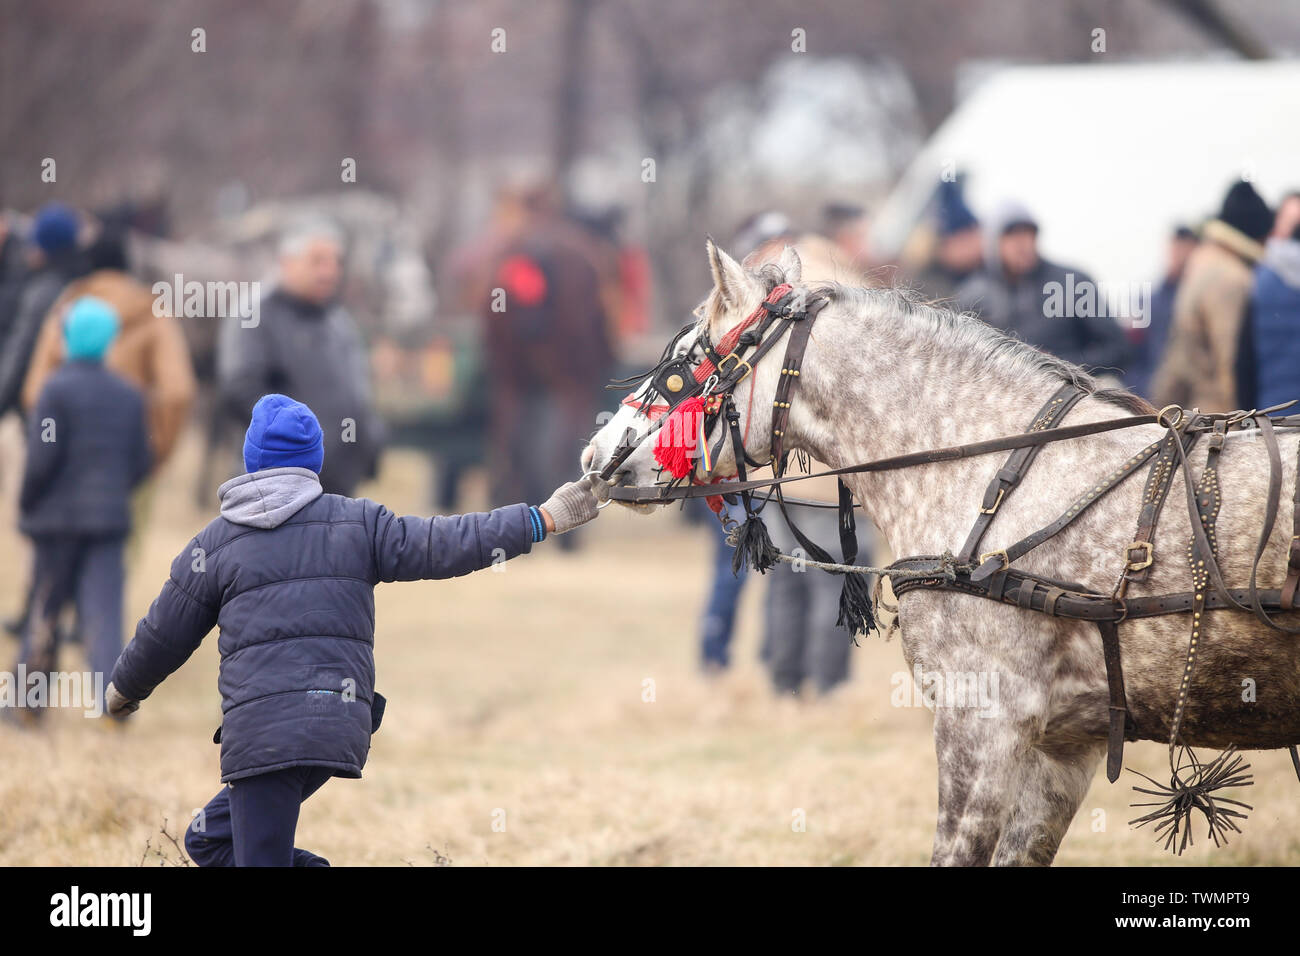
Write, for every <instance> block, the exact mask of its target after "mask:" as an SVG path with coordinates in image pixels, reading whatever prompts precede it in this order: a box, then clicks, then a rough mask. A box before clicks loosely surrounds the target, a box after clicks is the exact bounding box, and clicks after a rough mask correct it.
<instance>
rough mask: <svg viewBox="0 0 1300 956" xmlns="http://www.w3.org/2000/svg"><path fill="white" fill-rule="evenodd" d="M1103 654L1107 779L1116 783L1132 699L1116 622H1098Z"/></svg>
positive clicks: (1121, 760) (1122, 756) (1121, 762)
mask: <svg viewBox="0 0 1300 956" xmlns="http://www.w3.org/2000/svg"><path fill="white" fill-rule="evenodd" d="M1097 628H1098V630H1100V631H1101V650H1102V656H1103V657H1105V659H1106V687H1107V690H1108V691H1109V693H1110V705H1109V707H1108V713H1109V723H1108V728H1107V733H1106V779H1107V780H1109V781H1110V782H1111V783H1114V782H1115V781H1116V780H1117V779H1119V772H1120V769H1121V767H1122V765H1123V763H1124V735H1125V732H1126V731H1127V730H1128V724H1129V722H1130V720H1129V712H1128V700H1127V698H1126V697H1125V694H1124V668H1123V666H1122V664H1121V662H1120V656H1119V628H1118V627H1116V626H1115V622H1114V621H1098V622H1097Z"/></svg>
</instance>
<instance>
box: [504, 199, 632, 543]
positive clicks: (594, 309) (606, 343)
mask: <svg viewBox="0 0 1300 956" xmlns="http://www.w3.org/2000/svg"><path fill="white" fill-rule="evenodd" d="M519 201H520V203H521V204H522V207H523V209H524V211H525V218H524V221H523V222H522V223H520V224H518V226H517V228H516V229H515V230H514V231H513V235H510V234H509V233H507V234H506V235H505V241H504V242H501V243H500V244H499V246H498V247H497V248H496V250H495V253H496V254H495V256H494V258H493V261H492V265H491V268H490V270H489V272H488V275H489V277H490V278H489V282H488V283H487V287H486V288H484V289H483V290H482V292H483V293H484V295H483V298H481V299H480V301H479V314H480V316H481V317H482V322H483V345H484V349H485V351H486V356H485V360H486V363H487V369H488V388H489V390H490V394H491V418H490V421H491V425H490V435H489V442H490V447H489V463H490V482H491V495H492V501H493V503H494V504H497V505H500V504H505V503H507V502H510V501H520V500H524V501H527V500H534V499H536V498H537V497H538V496H539V495H541V494H542V493H543V491H544V490H545V489H547V488H551V487H554V486H555V485H556V484H558V483H559V482H560V481H562V480H563V479H564V478H566V477H571V472H572V470H573V462H574V460H575V458H576V455H577V453H578V452H579V451H580V450H581V449H580V447H579V441H580V439H581V438H582V437H584V436H586V435H589V434H591V432H592V431H593V430H594V429H595V427H596V425H597V421H596V416H597V414H598V413H599V411H600V410H601V408H602V405H603V398H604V396H603V394H602V393H601V390H600V389H601V387H602V386H603V385H604V383H605V382H607V381H608V380H609V378H610V376H611V373H612V371H613V367H614V355H615V352H614V345H613V342H612V340H611V317H610V315H609V313H608V309H607V298H606V295H605V283H606V281H607V279H608V276H607V274H606V273H605V271H604V270H603V269H602V264H603V262H604V261H605V260H603V259H602V257H601V256H600V255H599V253H598V252H597V251H596V249H595V248H594V246H593V243H592V241H591V239H590V237H588V236H587V235H586V234H585V232H584V231H583V229H582V228H581V227H580V226H579V225H577V224H576V223H575V222H574V221H572V220H571V219H569V218H568V217H566V216H565V215H564V214H563V213H562V211H561V206H560V197H559V194H558V190H557V189H556V188H555V187H554V186H553V185H552V184H550V183H542V184H539V185H536V186H534V187H532V188H531V189H528V190H526V191H525V192H524V193H523V194H522V196H521V197H520V200H519ZM561 541H562V547H564V548H565V550H568V549H569V548H572V547H573V546H574V545H575V544H576V541H575V540H574V536H572V535H569V536H566V537H565V538H564V539H561Z"/></svg>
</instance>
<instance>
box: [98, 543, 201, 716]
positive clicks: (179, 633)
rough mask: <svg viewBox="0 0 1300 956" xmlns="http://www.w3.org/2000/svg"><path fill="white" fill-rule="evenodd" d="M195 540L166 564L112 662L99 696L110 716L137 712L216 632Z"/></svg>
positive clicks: (199, 550)
mask: <svg viewBox="0 0 1300 956" xmlns="http://www.w3.org/2000/svg"><path fill="white" fill-rule="evenodd" d="M198 540H199V539H198V538H194V539H192V540H191V541H190V543H189V544H188V545H187V546H186V548H185V550H184V551H182V552H181V553H180V554H179V555H177V557H176V560H175V561H173V562H172V569H171V575H170V577H168V579H167V583H166V584H164V585H163V588H162V592H161V593H160V594H159V595H158V597H157V598H155V599H154V602H153V604H152V605H150V607H149V613H148V614H146V615H145V616H144V617H143V618H141V619H140V623H139V624H137V625H136V629H135V637H134V638H132V639H131V643H130V644H128V645H127V646H126V650H124V651H123V652H122V656H121V657H119V658H118V659H117V666H116V667H114V668H113V677H112V680H111V681H110V683H109V685H108V688H107V690H106V691H105V697H106V698H107V701H106V702H107V704H108V711H109V713H110V714H114V715H117V714H125V713H130V712H131V711H134V710H137V709H138V708H139V706H140V705H139V702H140V701H142V700H144V699H145V698H146V697H148V696H149V695H150V694H152V693H153V690H154V688H155V687H157V686H158V685H159V684H161V683H162V682H163V681H164V680H165V679H166V678H167V677H168V676H169V675H170V674H171V673H172V672H173V671H174V670H176V669H177V668H178V667H180V666H181V665H182V664H184V663H185V662H186V661H187V660H189V658H190V655H191V654H193V653H194V651H195V649H197V648H198V646H199V644H201V643H202V642H203V638H204V637H206V636H207V634H208V632H209V631H210V630H212V628H213V627H215V626H216V623H217V612H218V610H219V609H220V602H219V601H217V600H216V599H215V596H214V595H212V594H210V593H209V591H210V582H209V575H208V573H207V570H206V564H205V562H204V560H203V552H202V548H200V547H199V543H198Z"/></svg>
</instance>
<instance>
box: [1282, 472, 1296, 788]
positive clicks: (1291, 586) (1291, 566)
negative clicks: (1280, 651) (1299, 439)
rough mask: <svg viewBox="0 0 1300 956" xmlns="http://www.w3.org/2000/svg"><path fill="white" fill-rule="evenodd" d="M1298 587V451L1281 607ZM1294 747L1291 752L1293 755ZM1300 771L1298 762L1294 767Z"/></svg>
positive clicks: (1289, 606) (1288, 606) (1289, 605)
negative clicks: (1289, 541)
mask: <svg viewBox="0 0 1300 956" xmlns="http://www.w3.org/2000/svg"><path fill="white" fill-rule="evenodd" d="M1298 589H1300V453H1298V454H1297V461H1296V478H1295V491H1294V492H1292V495H1291V547H1290V548H1288V549H1287V557H1286V580H1285V581H1284V582H1283V584H1282V607H1283V608H1284V609H1285V610H1288V611H1289V610H1291V609H1292V608H1294V607H1295V599H1296V592H1297V590H1298ZM1294 753H1295V751H1294V748H1293V749H1292V754H1293V755H1294ZM1296 771H1297V773H1300V764H1297V767H1296Z"/></svg>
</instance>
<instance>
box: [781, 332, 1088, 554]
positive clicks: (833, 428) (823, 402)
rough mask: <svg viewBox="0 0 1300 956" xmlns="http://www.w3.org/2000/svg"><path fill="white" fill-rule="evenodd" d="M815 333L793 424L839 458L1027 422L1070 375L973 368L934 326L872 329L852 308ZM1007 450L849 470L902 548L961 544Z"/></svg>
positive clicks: (967, 438) (860, 457)
mask: <svg viewBox="0 0 1300 956" xmlns="http://www.w3.org/2000/svg"><path fill="white" fill-rule="evenodd" d="M814 338H815V339H816V340H817V345H816V349H815V353H814V351H813V349H811V348H810V350H809V356H808V359H807V361H806V362H805V363H804V370H805V371H804V375H805V380H804V382H803V383H802V385H801V389H802V391H801V394H800V397H799V398H798V399H796V401H795V405H794V408H793V409H792V420H791V431H792V437H793V438H794V439H795V444H796V445H797V446H800V447H804V448H806V449H808V450H809V451H810V452H811V453H812V454H813V455H814V456H815V457H817V458H818V459H820V460H821V461H823V462H825V463H827V464H828V465H830V466H831V467H843V466H848V465H854V464H859V463H861V462H866V461H870V460H873V459H877V458H886V457H891V456H894V455H901V454H906V453H908V452H914V451H922V450H925V449H930V448H938V447H943V446H949V445H962V444H966V443H969V442H976V441H981V440H984V439H988V438H994V437H998V436H1001V435H1009V434H1014V433H1016V432H1021V431H1024V430H1025V429H1026V428H1027V427H1028V426H1029V424H1030V421H1031V419H1032V418H1033V417H1034V415H1035V413H1036V412H1037V411H1038V409H1039V408H1040V407H1041V406H1042V405H1043V404H1044V403H1045V402H1047V401H1048V399H1050V398H1051V396H1052V394H1053V393H1054V392H1055V391H1056V390H1057V389H1059V388H1060V386H1061V385H1062V382H1061V381H1060V380H1059V379H1057V378H1055V377H1054V376H1052V375H1050V374H1048V373H1044V372H1035V373H1034V374H1026V373H1025V371H1024V370H1023V369H1017V368H1016V367H1015V366H1014V365H1013V364H1012V363H1005V364H1004V365H1003V366H999V364H998V363H996V362H995V363H990V364H989V366H988V367H980V368H972V363H971V362H970V361H969V357H968V356H963V355H962V354H960V352H959V351H958V350H957V349H955V348H954V347H953V346H951V345H950V344H949V343H945V342H944V341H942V340H941V339H940V338H938V337H933V340H932V341H927V340H925V339H921V340H917V339H914V338H909V336H908V335H907V334H881V335H876V336H873V335H871V334H870V333H869V332H868V331H866V327H864V326H863V325H862V324H858V325H856V326H855V325H854V324H853V319H852V318H851V317H843V318H842V319H841V320H840V321H837V322H834V323H831V322H827V323H826V324H825V325H824V326H822V325H820V324H819V327H818V328H817V329H816V330H815V332H814ZM1093 404H1095V403H1093ZM1090 417H1104V416H1096V415H1084V416H1076V415H1072V417H1071V421H1072V422H1073V421H1076V420H1083V418H1090ZM1005 457H1006V453H1005V452H1000V453H996V454H993V455H989V456H980V457H977V458H972V459H959V460H956V461H949V462H943V463H940V464H934V465H922V466H917V467H912V468H904V469H899V470H894V471H887V472H878V473H873V474H860V475H853V476H849V477H848V478H846V479H845V480H846V483H847V484H848V485H849V487H850V488H851V489H852V490H853V491H854V494H855V496H856V497H857V499H858V501H859V502H860V503H861V504H862V506H863V508H864V509H865V510H866V512H867V513H868V514H869V515H870V516H871V518H872V520H873V521H874V522H875V524H876V526H877V527H878V528H879V529H880V530H881V532H882V533H883V534H884V535H885V537H886V539H887V540H888V542H889V544H890V546H891V548H892V549H893V551H894V552H895V554H897V555H900V556H901V555H907V554H918V553H941V552H942V551H944V550H945V549H953V550H954V551H955V550H956V549H957V548H958V547H959V546H960V545H961V543H962V541H963V540H964V539H965V537H966V534H967V532H968V531H969V530H970V529H969V524H970V521H971V515H970V512H971V510H972V507H973V505H972V504H971V502H973V501H975V500H977V499H978V498H979V497H980V496H982V495H983V493H984V487H985V485H986V484H987V482H988V480H989V476H990V474H991V472H992V471H993V470H995V469H996V468H998V467H1000V466H1001V464H1002V460H1003V459H1004V458H1005ZM790 490H791V493H797V492H795V491H794V489H790Z"/></svg>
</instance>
